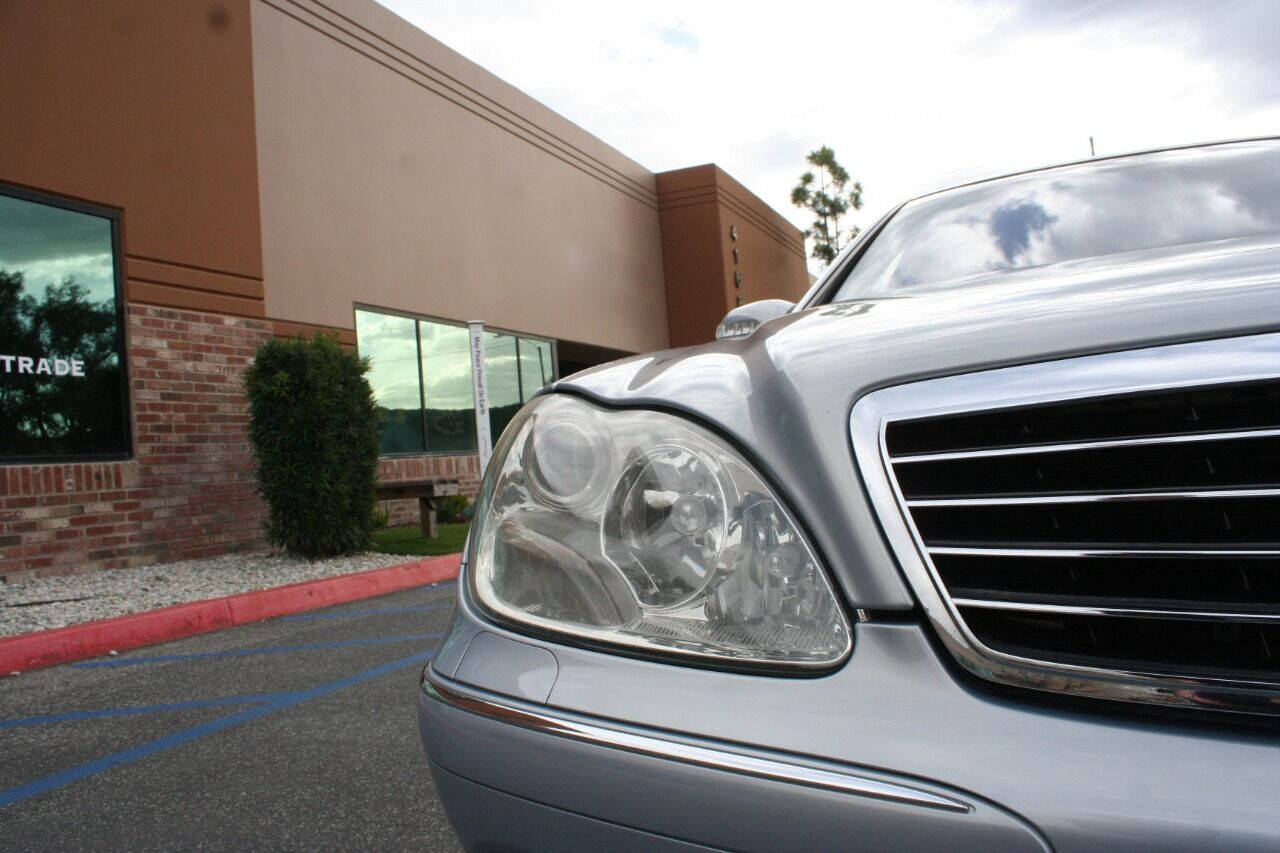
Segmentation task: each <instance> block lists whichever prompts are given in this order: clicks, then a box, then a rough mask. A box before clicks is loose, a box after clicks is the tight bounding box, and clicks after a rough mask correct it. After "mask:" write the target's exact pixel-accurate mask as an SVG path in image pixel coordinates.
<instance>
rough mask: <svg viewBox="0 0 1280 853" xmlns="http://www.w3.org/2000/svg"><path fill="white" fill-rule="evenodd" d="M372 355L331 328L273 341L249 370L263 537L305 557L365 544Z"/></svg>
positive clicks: (373, 480) (373, 435)
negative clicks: (345, 344)
mask: <svg viewBox="0 0 1280 853" xmlns="http://www.w3.org/2000/svg"><path fill="white" fill-rule="evenodd" d="M368 369H369V364H368V362H367V361H366V360H364V359H361V358H358V357H357V356H356V355H355V354H354V353H350V352H346V351H345V350H343V349H342V347H341V346H339V345H338V343H337V341H335V340H334V339H333V338H331V337H328V336H326V335H316V336H315V337H314V338H312V339H311V340H305V339H304V338H302V337H297V338H293V339H289V340H282V339H277V340H272V341H269V342H268V343H266V344H263V345H262V347H261V348H260V349H259V350H258V354H257V355H256V356H255V357H254V360H253V364H251V365H250V366H249V370H248V372H247V373H246V375H245V389H246V391H247V392H248V395H249V440H250V442H251V443H252V445H253V458H254V462H255V463H256V465H257V469H258V491H259V493H261V495H262V497H263V498H264V499H265V500H266V502H267V506H268V508H269V510H270V516H269V518H268V521H267V527H266V532H267V538H268V539H269V540H270V541H271V543H272V544H274V545H278V546H281V547H284V548H286V549H287V550H289V551H291V552H293V553H296V554H301V555H302V556H304V557H307V558H308V559H316V558H318V557H331V556H336V555H338V554H349V553H352V552H354V551H361V550H364V549H366V548H368V547H369V544H370V534H371V532H372V530H373V525H374V513H373V509H374V502H375V501H374V497H375V493H376V489H377V466H378V420H377V416H376V415H375V413H374V408H373V392H372V390H370V388H369V382H368V380H366V379H365V377H364V374H365V373H366V372H367V371H368Z"/></svg>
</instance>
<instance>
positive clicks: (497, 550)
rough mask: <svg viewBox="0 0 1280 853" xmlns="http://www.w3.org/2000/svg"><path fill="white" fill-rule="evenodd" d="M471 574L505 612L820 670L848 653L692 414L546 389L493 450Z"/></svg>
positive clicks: (808, 563) (596, 637)
mask: <svg viewBox="0 0 1280 853" xmlns="http://www.w3.org/2000/svg"><path fill="white" fill-rule="evenodd" d="M470 578H471V583H472V589H473V591H474V593H475V595H476V598H477V600H478V601H479V602H480V603H481V604H482V605H483V606H484V607H486V608H488V609H489V610H490V611H491V612H493V613H494V614H496V615H498V616H499V617H501V618H504V619H505V620H507V621H510V622H514V623H518V624H524V625H529V626H533V627H536V628H540V629H544V630H548V631H554V632H558V633H561V634H567V635H572V636H576V637H579V638H583V639H587V640H593V641H597V642H602V643H608V644H616V645H621V646H630V647H633V648H638V649H645V650H649V651H661V652H667V653H676V654H685V655H691V656H696V657H701V658H714V659H720V660H724V661H725V662H738V663H758V664H774V665H794V666H800V667H819V666H824V665H830V664H832V663H835V662H837V661H839V660H841V659H842V658H843V657H844V656H845V655H846V654H847V653H848V651H849V648H850V642H851V639H850V631H849V623H848V620H847V619H846V618H845V615H844V612H843V611H842V610H841V608H840V606H839V605H838V604H837V603H836V598H835V594H834V593H833V592H832V589H831V584H830V583H829V582H828V580H827V577H826V574H825V573H824V571H823V569H822V567H821V566H820V564H819V562H818V559H817V557H816V556H815V555H814V553H813V549H812V548H810V546H809V544H808V543H807V542H806V541H805V537H804V535H803V534H802V533H801V531H800V529H799V527H798V526H797V525H796V523H795V521H794V520H793V519H792V518H791V516H790V514H789V513H788V512H787V510H786V509H785V507H783V505H782V503H781V502H780V501H779V500H778V499H777V497H776V496H775V495H774V493H773V491H772V490H771V489H770V488H769V487H768V486H767V485H765V483H764V482H763V481H762V480H761V479H760V477H759V476H758V475H757V474H756V473H755V472H754V471H753V470H752V468H751V466H750V464H749V463H747V462H746V461H745V460H744V459H743V458H742V457H741V456H740V455H739V454H738V453H737V452H735V451H734V450H733V449H732V448H731V447H729V446H728V445H726V444H725V443H724V442H723V441H721V440H720V439H718V438H716V437H715V436H713V435H712V434H711V433H709V432H707V431H706V430H704V429H701V428H700V427H698V426H696V425H694V424H692V423H689V422H688V421H685V420H682V419H680V418H677V417H674V416H672V415H667V414H663V413H660V412H653V411H637V410H627V411H611V410H606V409H602V408H599V407H596V406H593V405H591V404H589V403H586V402H583V401H582V400H579V399H577V398H574V397H569V396H565V395H555V394H553V395H548V396H545V397H541V398H538V399H537V400H535V401H534V402H533V403H531V404H530V405H529V406H527V407H526V408H525V409H524V410H523V411H522V412H521V413H520V414H519V415H518V416H517V417H516V419H515V420H514V421H513V422H512V423H511V425H510V426H509V427H508V428H507V430H506V431H505V433H504V434H503V437H502V440H501V441H500V442H499V445H498V447H497V448H496V449H495V451H494V455H493V460H492V461H491V463H490V465H489V470H488V472H487V474H486V476H485V483H484V487H483V489H482V492H481V496H480V500H479V502H478V503H477V505H476V513H475V529H474V530H473V531H472V537H471V566H470Z"/></svg>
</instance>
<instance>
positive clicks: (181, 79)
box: [0, 0, 808, 574]
mask: <svg viewBox="0 0 1280 853" xmlns="http://www.w3.org/2000/svg"><path fill="white" fill-rule="evenodd" d="M0 72H2V73H3V75H4V79H5V80H6V81H8V82H7V84H6V85H5V86H3V87H0V109H2V110H3V114H4V115H5V116H7V117H8V118H9V120H10V131H9V132H7V133H5V134H0V276H4V277H3V278H0V285H3V286H4V287H5V288H6V290H4V291H0V299H7V301H3V302H0V310H3V311H4V312H6V316H5V317H4V318H3V319H5V320H6V321H9V322H6V324H5V325H4V326H3V327H0V383H3V384H0V430H2V431H3V432H0V441H3V442H4V444H3V445H0V574H4V573H13V572H20V571H31V570H36V571H41V572H51V573H52V572H68V571H78V570H84V569H89V568H94V567H102V566H107V567H110V566H121V565H129V564H137V563H141V562H147V561H152V560H162V559H176V558H179V557H183V556H190V555H199V554H206V553H214V552H217V551H222V550H229V549H235V548H243V547H252V546H254V545H257V544H259V532H260V522H261V515H262V507H261V506H260V504H259V502H258V500H257V498H256V497H255V496H254V493H253V477H252V469H251V466H250V463H249V459H248V456H247V448H246V446H245V441H244V423H245V404H244V398H243V393H242V389H241V387H240V374H241V372H242V371H243V368H244V366H245V364H246V363H247V361H248V360H249V359H250V358H252V355H253V352H254V350H255V349H256V347H257V346H258V345H259V344H260V343H261V342H262V341H263V340H265V339H266V338H267V337H269V336H270V335H272V334H275V335H292V334H296V333H299V332H302V333H308V334H309V333H312V332H315V331H322V332H327V333H331V334H334V335H336V336H337V337H338V338H339V340H341V341H342V342H343V343H344V344H346V345H348V346H355V347H357V348H358V349H359V350H360V352H361V353H362V354H364V355H368V356H370V358H371V360H372V365H373V369H372V372H371V376H370V379H371V382H372V384H373V386H374V389H375V393H376V394H377V396H378V399H379V404H380V405H381V406H382V407H383V408H385V409H386V410H387V426H386V430H385V432H384V436H383V450H384V453H385V458H384V460H383V463H382V471H381V473H382V476H383V478H384V479H387V480H392V479H402V478H416V477H420V476H427V475H451V476H457V477H459V478H461V479H462V480H463V481H464V482H466V483H472V484H473V483H474V480H475V478H476V476H477V474H478V470H477V469H478V464H477V461H476V456H475V453H474V447H475V438H474V423H472V424H471V426H469V427H468V426H467V418H468V417H469V416H470V412H471V407H472V403H471V400H470V394H471V390H470V384H469V382H468V380H467V373H466V370H467V362H466V356H465V351H466V350H465V345H464V343H465V341H464V338H465V329H464V327H463V325H462V324H464V323H465V322H466V321H468V320H482V321H484V323H485V324H486V327H487V328H489V329H491V330H492V333H491V334H490V335H489V337H488V339H487V341H486V347H487V350H486V353H487V359H488V362H489V386H490V393H491V397H492V398H493V407H494V411H493V415H494V418H495V423H494V426H495V428H500V427H501V426H502V424H503V423H505V418H507V417H509V416H510V414H511V413H512V412H514V409H515V408H516V407H518V405H519V404H520V402H521V401H522V400H524V399H527V398H528V397H529V396H531V395H532V394H533V393H534V392H536V390H537V389H538V388H540V387H541V386H542V385H543V384H545V382H547V381H549V380H550V379H552V378H554V377H555V376H557V375H563V374H565V373H568V372H571V371H573V370H576V369H578V368H580V367H584V366H588V365H590V364H594V363H598V362H600V361H603V360H607V359H609V358H612V357H616V356H618V355H623V354H627V353H635V352H643V351H647V350H653V349H661V348H665V347H667V346H676V345H683V344H688V343H695V342H699V341H704V340H709V339H710V338H711V337H712V334H713V331H714V328H715V324H716V323H717V322H718V321H719V319H720V317H721V316H722V315H723V314H724V312H725V311H726V310H728V308H730V307H732V306H733V305H734V304H737V303H738V302H740V301H750V300H753V299H759V298H767V297H775V296H776V297H784V298H791V299H795V298H797V297H798V296H799V295H800V294H802V293H803V292H804V290H805V289H806V286H807V281H808V279H807V275H806V272H805V258H804V246H803V240H802V236H801V234H800V232H799V231H797V230H796V229H795V228H794V227H792V226H791V225H790V224H788V223H787V222H786V221H785V220H784V219H783V218H782V217H781V216H780V215H779V214H778V213H777V212H775V211H773V210H772V209H770V208H769V207H768V206H767V205H765V204H764V203H763V202H761V201H760V200H759V199H758V198H756V197H755V196H754V195H752V194H751V193H750V192H749V191H748V190H746V189H745V188H744V187H743V186H742V185H741V184H739V183H738V182H736V181H734V180H733V179H732V178H731V177H729V176H728V175H726V174H725V173H724V172H723V171H721V170H720V169H718V168H717V167H715V166H713V165H706V166H697V167H693V168H690V169H682V170H679V171H675V172H668V173H663V174H658V175H655V174H654V173H652V172H650V171H648V170H647V169H645V168H644V167H643V166H641V165H639V164H637V163H635V162H634V161H632V160H630V159H629V158H627V157H626V156H625V155H623V154H622V153H620V152H618V151H617V150H615V149H613V148H611V147H609V146H608V145H607V144H605V143H604V142H602V141H600V140H599V139H597V138H595V137H593V136H591V135H590V134H588V133H586V132H585V131H583V130H582V129H581V128H579V127H577V126H576V125H574V124H572V123H571V122H569V121H568V120H566V119H565V118H563V117H562V116H560V115H557V114H556V113H554V112H552V111H551V110H549V109H547V108H546V107H545V106H543V105H542V104H540V103H538V102H537V101H535V100H533V99H532V98H530V97H529V96H527V95H525V94H524V93H522V92H520V91H519V90H517V89H515V88H514V87H512V86H511V85H509V84H507V83H505V82H503V81H502V80H499V79H498V78H496V77H494V76H493V75H492V74H490V73H488V72H487V71H485V70H484V69H482V68H480V67H479V66H477V65H475V64H474V63H472V62H470V61H468V60H467V59H465V58H464V57H462V56H460V55H459V54H457V53H455V52H454V51H452V50H450V49H449V48H447V47H445V46H444V45H442V44H441V43H439V42H437V41H436V40H434V39H432V38H431V37H430V36H428V35H426V34H425V33H423V32H421V31H420V30H418V29H416V28H414V27H413V26H411V25H410V24H408V23H407V22H405V21H403V20H401V19H400V18H398V17H396V16H395V15H393V14H392V13H390V12H388V11H387V10H385V9H384V8H382V7H381V6H379V5H377V4H376V3H374V2H372V0H325V2H324V3H319V2H313V0H218V2H214V0H209V2H190V1H189V0H179V1H178V2H175V0H121V2H111V3H101V2H93V0H63V2H58V3H48V2H43V0H8V2H5V3H3V4H0ZM698 153H699V152H690V154H691V156H695V157H696V156H697V155H698ZM703 153H704V154H705V153H710V152H703ZM68 278H70V279H71V287H70V289H69V288H68V284H67V281H68ZM6 294H7V296H6ZM57 305H62V306H63V314H62V315H59V314H57V312H55V311H53V307H56V306H57ZM67 306H70V307H67ZM72 310H74V311H76V312H80V313H78V314H73V315H68V314H67V313H66V312H67V311H72ZM63 315H66V316H75V317H77V318H78V319H77V321H76V322H78V323H80V325H79V326H75V329H78V330H79V331H76V332H74V333H73V332H72V331H69V330H68V329H66V328H61V329H60V328H55V327H54V326H52V325H50V324H52V323H54V322H55V320H54V319H51V318H55V319H56V317H58V316H63ZM59 322H64V325H65V323H66V322H70V321H59ZM41 324H43V325H41ZM82 327H83V328H82ZM85 329H92V330H93V333H92V335H91V336H90V333H89V332H87V331H85ZM76 334H79V335H80V336H81V337H80V338H76V337H75V335H76ZM86 336H88V337H86ZM6 358H7V359H8V360H5V359H6ZM73 363H74V364H78V365H80V366H79V368H78V369H77V371H76V373H75V375H73V372H72V365H73ZM42 366H43V367H44V368H45V370H44V371H41V367H42ZM64 368H65V370H64ZM59 371H63V372H61V373H59Z"/></svg>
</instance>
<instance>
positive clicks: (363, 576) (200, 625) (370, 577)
mask: <svg viewBox="0 0 1280 853" xmlns="http://www.w3.org/2000/svg"><path fill="white" fill-rule="evenodd" d="M461 559H462V555H461V554H447V555H445V556H443V557H427V558H426V559H422V560H415V561H414V562H412V563H401V564H400V565H396V566H387V567H386V568H382V569H373V570H372V571H368V572H356V573H354V574H349V575H336V576H334V577H328V578H319V579H317V580H312V581H303V582H301V583H294V584H289V585H288V586H277V587H272V588H270V589H260V590H255V591H254V592H242V593H239V594H237V595H228V596H226V597H225V598H209V599H206V600H204V601H192V602H189V603H187V604H175V605H173V606H172V607H163V608H161V609H159V610H148V611H146V612H144V613H130V614H128V615H126V616H117V617H115V618H113V619H101V620H99V621H97V622H84V623H82V624H79V625H68V626H67V627H65V628H54V629H53V630H51V631H33V632H32V633H30V634H19V635H17V636H16V637H5V638H3V639H0V676H3V675H7V674H9V673H13V672H26V671H27V670H32V669H39V668H41V667H46V666H54V665H55V664H60V663H67V662H69V661H75V660H83V659H84V658H92V657H97V656H98V655H103V654H106V653H107V652H110V651H124V650H126V649H136V648H138V647H139V646H148V645H151V644H152V643H162V642H165V641H166V640H177V639H179V638H181V637H190V636H193V635H195V634H204V633H207V632H209V631H220V630H222V629H223V628H232V627H235V626H236V625H245V624H248V623H250V622H260V621H262V620H263V619H272V618H275V617H276V616H287V615H289V614H290V613H302V612H304V611H307V610H317V609H319V608H321V607H330V606H332V605H334V604H345V603H346V602H348V601H358V600H360V599H362V598H372V597H374V596H376V595H385V594H387V593H390V592H399V591H400V590H402V589H409V588H410V587H415V586H423V585H425V584H429V583H436V582H437V581H442V580H449V579H451V578H455V577H457V576H458V566H459V564H460V562H461Z"/></svg>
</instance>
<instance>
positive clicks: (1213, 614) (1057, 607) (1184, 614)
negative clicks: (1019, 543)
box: [951, 598, 1280, 624]
mask: <svg viewBox="0 0 1280 853" xmlns="http://www.w3.org/2000/svg"><path fill="white" fill-rule="evenodd" d="M951 600H952V601H953V602H954V603H955V605H956V607H977V608H981V609H984V610H1017V611H1019V612H1022V613H1058V614H1062V615H1066V616H1117V617H1123V618H1129V619H1174V620H1182V621H1187V622H1262V623H1268V624H1275V623H1280V613H1239V612H1231V613H1229V612H1226V611H1212V610H1157V609H1147V608H1141V607H1104V606H1092V607H1090V606H1086V605H1078V604H1037V603H1033V602H1030V601H1000V600H998V599H993V598H953V599H951Z"/></svg>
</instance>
